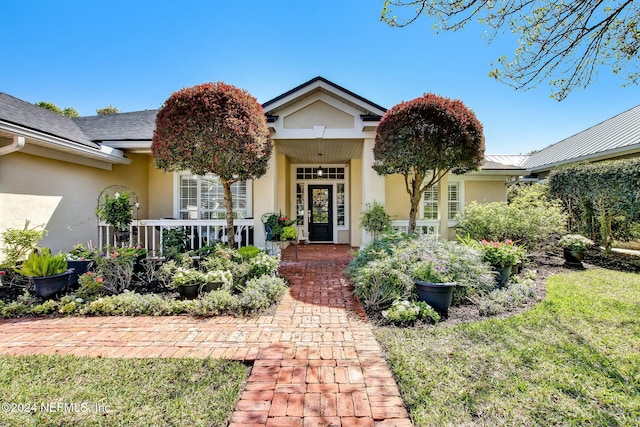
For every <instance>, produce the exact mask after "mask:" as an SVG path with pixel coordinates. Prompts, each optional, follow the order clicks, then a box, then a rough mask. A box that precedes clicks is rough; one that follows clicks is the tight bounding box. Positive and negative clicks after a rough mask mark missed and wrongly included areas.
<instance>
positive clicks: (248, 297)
mask: <svg viewBox="0 0 640 427" xmlns="http://www.w3.org/2000/svg"><path fill="white" fill-rule="evenodd" d="M286 290H287V285H286V284H285V282H284V279H282V278H280V277H271V276H261V277H257V278H254V279H251V280H249V281H247V283H246V284H245V286H244V287H243V288H242V295H241V298H240V309H241V310H242V311H243V312H244V313H247V314H250V313H259V312H261V311H263V310H265V309H267V308H269V307H270V306H271V305H272V304H273V303H274V302H275V301H277V300H278V299H280V297H282V295H284V293H285V292H286Z"/></svg>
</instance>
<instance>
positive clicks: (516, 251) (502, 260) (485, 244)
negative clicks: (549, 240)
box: [480, 239, 524, 267]
mask: <svg viewBox="0 0 640 427" xmlns="http://www.w3.org/2000/svg"><path fill="white" fill-rule="evenodd" d="M480 244H481V245H482V250H483V251H484V260H485V261H487V262H488V263H489V264H491V265H493V266H498V267H506V266H509V265H515V264H516V263H517V262H518V261H520V260H521V259H522V258H523V257H524V249H522V248H521V247H520V246H517V245H515V244H514V243H513V241H512V240H510V239H507V240H505V241H504V242H494V241H487V240H482V241H481V242H480Z"/></svg>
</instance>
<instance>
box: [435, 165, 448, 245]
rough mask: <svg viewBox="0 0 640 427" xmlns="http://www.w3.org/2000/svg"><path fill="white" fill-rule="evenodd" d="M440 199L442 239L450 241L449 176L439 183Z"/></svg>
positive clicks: (439, 213) (439, 211)
mask: <svg viewBox="0 0 640 427" xmlns="http://www.w3.org/2000/svg"><path fill="white" fill-rule="evenodd" d="M438 199H439V200H438V217H439V218H440V238H442V239H444V240H449V174H447V175H445V176H443V177H442V179H441V180H440V181H438Z"/></svg>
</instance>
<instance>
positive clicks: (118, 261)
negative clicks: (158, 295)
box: [95, 247, 144, 294]
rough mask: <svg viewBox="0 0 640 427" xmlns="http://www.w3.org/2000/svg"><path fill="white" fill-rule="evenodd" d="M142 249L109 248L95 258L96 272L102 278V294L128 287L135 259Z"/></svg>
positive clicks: (116, 292) (113, 292) (131, 279)
mask: <svg viewBox="0 0 640 427" xmlns="http://www.w3.org/2000/svg"><path fill="white" fill-rule="evenodd" d="M142 251H144V249H136V248H135V247H122V248H110V249H109V250H108V251H107V255H105V256H99V257H97V258H96V260H95V261H96V274H97V275H99V276H101V277H102V278H103V281H102V287H103V290H102V292H103V293H104V294H119V293H121V292H123V291H124V290H125V289H130V287H131V283H132V281H133V270H134V265H135V262H136V259H137V257H138V256H140V254H141V252H142Z"/></svg>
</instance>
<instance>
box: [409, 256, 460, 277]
mask: <svg viewBox="0 0 640 427" xmlns="http://www.w3.org/2000/svg"><path fill="white" fill-rule="evenodd" d="M412 277H413V278H414V279H416V280H420V281H422V282H427V283H449V282H451V277H449V275H448V273H447V269H446V267H444V266H443V265H442V264H441V263H440V262H439V261H437V260H434V261H421V262H419V263H418V264H417V266H416V267H415V268H414V270H413V276H412Z"/></svg>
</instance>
